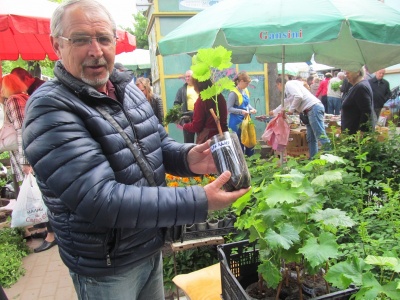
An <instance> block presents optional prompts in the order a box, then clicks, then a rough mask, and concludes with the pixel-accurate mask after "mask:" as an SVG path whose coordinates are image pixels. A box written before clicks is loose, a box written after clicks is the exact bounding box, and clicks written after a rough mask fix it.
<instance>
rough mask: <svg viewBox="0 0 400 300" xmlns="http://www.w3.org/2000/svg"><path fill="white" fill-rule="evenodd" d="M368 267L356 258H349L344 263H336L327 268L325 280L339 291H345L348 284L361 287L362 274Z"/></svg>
mask: <svg viewBox="0 0 400 300" xmlns="http://www.w3.org/2000/svg"><path fill="white" fill-rule="evenodd" d="M369 268H370V266H368V265H366V264H365V262H364V261H363V260H362V259H361V258H358V257H356V256H353V257H349V258H348V259H347V260H346V261H344V262H340V263H337V264H335V265H333V266H332V267H330V268H329V270H328V272H327V273H326V275H325V280H326V281H328V282H329V283H331V284H333V285H334V286H336V287H338V288H340V289H347V288H348V287H349V286H350V284H352V283H354V284H355V285H356V286H361V285H362V274H363V271H364V270H367V269H369Z"/></svg>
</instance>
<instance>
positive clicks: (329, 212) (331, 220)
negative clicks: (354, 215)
mask: <svg viewBox="0 0 400 300" xmlns="http://www.w3.org/2000/svg"><path fill="white" fill-rule="evenodd" d="M310 218H311V219H312V220H314V221H316V222H321V223H322V224H324V225H330V226H334V227H339V226H343V227H352V226H354V225H355V222H354V221H353V220H352V219H351V218H350V217H349V216H347V215H346V213H345V212H344V211H342V210H340V209H338V208H327V209H324V210H319V211H317V212H315V213H313V214H311V215H310Z"/></svg>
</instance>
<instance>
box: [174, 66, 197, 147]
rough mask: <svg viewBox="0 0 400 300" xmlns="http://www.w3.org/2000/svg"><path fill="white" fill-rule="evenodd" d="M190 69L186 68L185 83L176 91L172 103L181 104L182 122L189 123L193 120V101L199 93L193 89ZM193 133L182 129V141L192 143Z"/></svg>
mask: <svg viewBox="0 0 400 300" xmlns="http://www.w3.org/2000/svg"><path fill="white" fill-rule="evenodd" d="M192 75H193V71H192V70H187V71H186V73H185V84H184V85H183V86H182V87H181V88H180V89H179V90H178V91H177V92H176V96H175V101H174V105H182V113H184V117H183V119H182V123H184V124H185V123H190V122H192V121H193V110H194V103H195V102H196V100H197V98H199V94H198V93H197V92H196V91H195V90H194V86H193V82H192ZM194 135H195V133H193V132H189V131H186V130H183V142H184V143H194Z"/></svg>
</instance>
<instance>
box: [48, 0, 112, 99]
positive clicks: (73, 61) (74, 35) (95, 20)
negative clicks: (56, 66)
mask: <svg viewBox="0 0 400 300" xmlns="http://www.w3.org/2000/svg"><path fill="white" fill-rule="evenodd" d="M62 22H63V28H64V32H63V34H62V36H63V37H64V38H62V37H58V38H55V37H52V38H51V41H52V44H53V48H54V50H55V52H56V53H57V55H58V57H59V58H60V59H61V60H62V63H63V65H64V67H65V68H66V70H67V71H68V72H70V73H71V74H72V75H73V76H74V77H76V78H78V79H80V80H82V81H83V82H85V83H87V84H89V85H91V86H93V87H94V88H96V89H97V90H98V91H102V92H104V91H105V88H106V87H105V86H106V83H107V81H108V78H109V76H110V74H111V72H112V70H113V66H114V58H115V48H116V45H115V38H114V33H113V31H112V25H111V21H110V20H109V19H108V18H107V16H106V15H105V14H104V13H102V12H99V11H96V10H95V11H84V10H83V9H82V8H80V7H78V6H77V5H72V6H71V7H69V8H68V9H67V11H66V13H65V15H64V18H63V21H62ZM85 37H91V38H92V39H91V43H86V44H84V43H82V42H81V41H82V40H84V39H85ZM95 37H106V38H105V39H101V40H100V42H99V41H98V40H97V39H95ZM65 38H67V39H70V40H65ZM108 38H109V39H111V40H112V43H107V42H106V41H107V40H108ZM86 40H88V39H87V38H86Z"/></svg>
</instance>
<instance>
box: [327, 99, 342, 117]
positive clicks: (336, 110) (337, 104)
mask: <svg viewBox="0 0 400 300" xmlns="http://www.w3.org/2000/svg"><path fill="white" fill-rule="evenodd" d="M341 110H342V98H336V97H328V114H331V115H337V116H338V115H340V111H341Z"/></svg>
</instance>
